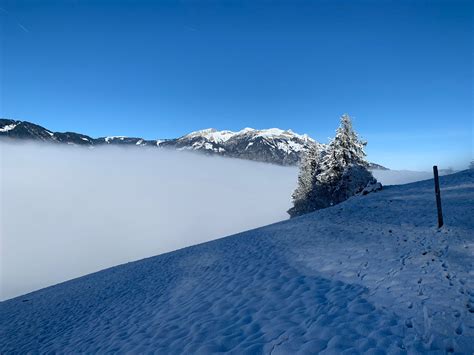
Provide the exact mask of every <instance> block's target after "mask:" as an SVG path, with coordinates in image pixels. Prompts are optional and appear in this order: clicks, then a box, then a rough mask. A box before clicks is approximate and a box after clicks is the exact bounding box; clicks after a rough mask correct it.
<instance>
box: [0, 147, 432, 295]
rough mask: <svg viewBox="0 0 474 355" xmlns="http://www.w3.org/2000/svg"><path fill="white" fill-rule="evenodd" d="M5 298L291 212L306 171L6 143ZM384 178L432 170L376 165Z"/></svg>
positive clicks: (1, 290)
mask: <svg viewBox="0 0 474 355" xmlns="http://www.w3.org/2000/svg"><path fill="white" fill-rule="evenodd" d="M0 172H1V173H0V260H1V261H0V277H1V278H0V300H2V299H7V298H11V297H15V296H18V295H21V294H24V293H27V292H30V291H33V290H36V289H39V288H42V287H46V286H49V285H53V284H56V283H58V282H62V281H65V280H68V279H71V278H75V277H78V276H81V275H85V274H88V273H91V272H94V271H98V270H101V269H104V268H107V267H111V266H114V265H117V264H121V263H125V262H129V261H134V260H138V259H142V258H145V257H149V256H154V255H157V254H161V253H164V252H168V251H172V250H176V249H179V248H182V247H186V246H190V245H194V244H197V243H201V242H205V241H209V240H212V239H216V238H219V237H224V236H227V235H230V234H234V233H238V232H241V231H244V230H248V229H252V228H255V227H259V226H264V225H267V224H270V223H273V222H277V221H281V220H284V219H287V218H288V215H287V214H286V210H288V208H289V207H290V206H291V193H292V191H293V189H294V188H295V186H296V181H297V173H298V170H297V168H294V167H293V168H285V167H279V166H275V165H271V164H263V163H255V162H250V161H245V160H238V159H226V158H219V157H206V156H203V155H199V154H193V153H184V152H174V151H163V150H157V149H149V150H148V149H133V148H111V147H103V148H95V149H92V150H89V149H86V148H77V147H69V146H68V147H64V146H63V147H57V146H56V147H55V146H50V145H32V144H26V145H25V144H12V145H10V144H5V143H0ZM374 175H375V177H376V178H377V179H379V181H381V182H382V183H383V184H385V185H389V184H403V183H408V182H412V181H417V180H423V179H429V178H431V174H430V173H428V172H412V171H374Z"/></svg>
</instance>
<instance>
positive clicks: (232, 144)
mask: <svg viewBox="0 0 474 355" xmlns="http://www.w3.org/2000/svg"><path fill="white" fill-rule="evenodd" d="M0 138H11V139H15V140H18V139H21V140H32V141H42V142H49V143H55V144H70V145H81V146H90V147H93V146H100V145H123V146H136V147H144V146H148V147H158V148H168V149H177V150H190V151H197V152H200V153H204V154H212V155H221V156H226V157H231V158H239V159H247V160H254V161H260V162H265V163H273V164H279V165H288V166H291V165H296V164H297V163H298V162H299V161H300V159H301V158H302V156H303V154H304V153H305V152H306V151H307V150H308V149H309V147H310V146H312V145H317V146H318V148H319V149H322V150H323V149H325V145H324V144H321V143H318V142H316V141H315V140H314V139H312V138H311V137H309V136H308V135H306V134H303V135H300V134H297V133H295V132H293V131H291V130H287V131H284V130H281V129H278V128H270V129H263V130H257V129H253V128H245V129H243V130H241V131H238V132H232V131H217V130H215V129H212V128H211V129H205V130H201V131H196V132H192V133H189V134H187V135H185V136H182V137H179V138H174V139H166V140H146V139H142V138H134V137H124V136H111V137H100V138H92V137H90V136H87V135H84V134H79V133H74V132H63V133H62V132H52V131H50V130H48V129H46V128H44V127H41V126H39V125H36V124H34V123H30V122H27V121H15V120H10V119H0ZM371 168H372V169H386V168H384V167H383V166H381V165H378V164H374V163H371Z"/></svg>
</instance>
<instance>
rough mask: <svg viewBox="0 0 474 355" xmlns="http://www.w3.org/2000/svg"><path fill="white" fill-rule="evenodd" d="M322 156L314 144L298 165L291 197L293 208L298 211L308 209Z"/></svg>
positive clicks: (322, 152)
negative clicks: (297, 173)
mask: <svg viewBox="0 0 474 355" xmlns="http://www.w3.org/2000/svg"><path fill="white" fill-rule="evenodd" d="M323 154H324V151H323V150H321V148H320V147H319V146H317V145H316V144H315V145H313V146H311V147H310V149H309V150H308V151H307V152H306V154H305V155H304V157H303V159H302V161H301V163H300V172H299V175H298V185H297V187H296V189H295V191H294V192H293V195H292V198H293V204H294V206H295V207H294V208H296V209H298V210H299V209H300V208H301V209H308V208H309V205H308V201H310V200H312V197H311V194H312V192H313V186H314V184H315V178H316V176H317V175H318V174H319V173H320V172H321V160H322V156H323ZM301 212H303V210H302V211H301ZM299 214H300V213H299Z"/></svg>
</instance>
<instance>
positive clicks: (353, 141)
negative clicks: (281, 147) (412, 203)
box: [288, 114, 376, 217]
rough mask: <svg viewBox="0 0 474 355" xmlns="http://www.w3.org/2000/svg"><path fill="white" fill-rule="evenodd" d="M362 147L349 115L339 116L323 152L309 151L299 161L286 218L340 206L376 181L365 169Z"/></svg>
mask: <svg viewBox="0 0 474 355" xmlns="http://www.w3.org/2000/svg"><path fill="white" fill-rule="evenodd" d="M365 145H366V142H364V141H363V140H361V139H360V138H359V136H358V135H357V133H356V132H355V131H354V129H353V128H352V122H351V118H350V117H349V115H346V114H345V115H342V117H341V124H340V126H339V128H338V129H337V130H336V136H335V137H334V138H333V139H332V140H331V142H330V143H329V146H328V148H327V150H326V151H325V152H319V153H318V154H315V152H312V151H309V152H308V154H307V155H306V157H305V159H304V160H303V162H302V164H301V166H300V174H299V177H298V187H297V188H296V190H295V192H294V193H293V207H292V208H291V209H290V210H289V211H288V213H289V214H290V216H291V217H295V216H299V215H302V214H305V213H308V212H312V211H315V210H318V209H321V208H326V207H329V206H332V205H334V204H337V203H340V202H342V201H344V200H346V199H348V198H349V197H351V196H353V195H355V194H356V193H359V192H360V191H362V190H363V189H364V188H365V187H366V186H367V185H368V184H374V183H375V182H376V180H375V179H374V177H373V176H372V173H371V172H370V171H369V170H368V169H367V168H368V166H369V163H368V162H367V160H366V159H365V157H366V154H365V152H364V147H365Z"/></svg>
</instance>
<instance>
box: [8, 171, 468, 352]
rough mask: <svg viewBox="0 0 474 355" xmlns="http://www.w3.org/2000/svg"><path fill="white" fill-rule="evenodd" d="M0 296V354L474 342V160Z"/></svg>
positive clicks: (421, 347)
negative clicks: (436, 176)
mask: <svg viewBox="0 0 474 355" xmlns="http://www.w3.org/2000/svg"><path fill="white" fill-rule="evenodd" d="M440 180H441V194H442V199H443V209H444V213H445V227H443V228H441V229H437V228H436V227H435V224H436V207H435V201H434V188H433V180H427V181H422V182H417V183H413V184H408V185H403V186H389V187H385V188H384V189H383V190H382V191H380V192H377V193H374V194H369V195H367V196H356V197H352V198H350V199H349V200H347V201H345V202H343V203H341V204H339V205H337V206H334V207H331V208H327V209H324V210H320V211H317V212H315V213H311V214H307V215H304V216H302V217H297V218H294V219H291V220H288V221H284V222H280V223H276V224H273V225H269V226H266V227H263V228H259V229H255V230H252V231H248V232H244V233H240V234H237V235H234V236H231V237H227V238H223V239H220V240H216V241H212V242H208V243H205V244H200V245H197V246H193V247H188V248H185V249H181V250H178V251H175V252H172V253H168V254H164V255H161V256H158V257H153V258H148V259H144V260H141V261H137V262H134V263H129V264H125V265H121V266H117V267H114V268H111V269H107V270H104V271H101V272H98V273H95V274H91V275H88V276H85V277H81V278H78V279H75V280H72V281H69V282H66V283H63V284H59V285H56V286H53V287H49V288H46V289H43V290H40V291H37V292H34V293H31V294H28V295H24V296H21V297H18V298H15V299H12V300H9V301H5V302H2V303H0V322H1V323H0V326H1V328H0V339H1V340H0V353H10V352H18V353H25V352H33V353H35V352H42V353H44V352H61V353H72V352H74V353H78V352H86V353H107V352H121V353H124V352H130V353H147V352H156V353H173V354H177V353H184V354H190V353H196V354H204V353H216V352H224V351H229V352H230V353H234V354H255V353H262V352H263V353H272V354H294V353H302V354H304V353H317V352H320V353H323V354H335V353H338V354H339V353H344V354H355V353H368V354H383V353H388V354H405V353H410V354H412V353H424V352H427V351H432V353H433V354H443V353H445V352H456V353H466V354H470V353H472V352H473V351H474V289H473V287H474V271H473V260H474V235H473V233H472V231H473V227H474V222H473V218H472V211H473V207H474V206H473V205H474V172H473V171H472V170H470V171H463V172H460V173H456V174H453V175H448V176H444V177H441V178H440Z"/></svg>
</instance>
